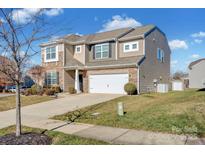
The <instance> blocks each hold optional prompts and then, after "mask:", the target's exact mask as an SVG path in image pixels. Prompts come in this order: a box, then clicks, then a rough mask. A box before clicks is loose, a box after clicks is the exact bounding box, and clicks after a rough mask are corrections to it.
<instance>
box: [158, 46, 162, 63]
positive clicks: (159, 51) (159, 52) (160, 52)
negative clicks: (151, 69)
mask: <svg viewBox="0 0 205 154" xmlns="http://www.w3.org/2000/svg"><path fill="white" fill-rule="evenodd" d="M157 59H158V61H160V62H164V51H163V50H162V49H160V48H158V49H157Z"/></svg>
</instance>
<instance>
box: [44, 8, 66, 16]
mask: <svg viewBox="0 0 205 154" xmlns="http://www.w3.org/2000/svg"><path fill="white" fill-rule="evenodd" d="M62 13H63V9H59V8H57V9H46V10H45V11H44V14H45V15H47V16H57V15H59V14H62Z"/></svg>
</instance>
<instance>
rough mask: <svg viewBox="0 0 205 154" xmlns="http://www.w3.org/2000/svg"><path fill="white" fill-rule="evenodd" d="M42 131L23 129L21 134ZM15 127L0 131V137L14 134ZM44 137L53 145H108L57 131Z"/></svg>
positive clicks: (41, 130)
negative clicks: (49, 138)
mask: <svg viewBox="0 0 205 154" xmlns="http://www.w3.org/2000/svg"><path fill="white" fill-rule="evenodd" d="M43 131H44V130H43V129H38V128H31V127H23V132H24V133H25V132H36V133H42V132H43ZM14 132H15V126H10V127H7V128H3V129H0V136H3V135H6V134H10V133H14ZM45 134H46V135H48V136H49V137H51V138H52V144H54V145H103V144H108V143H106V142H102V141H97V140H93V139H86V138H82V137H78V136H74V135H68V134H64V133H61V132H57V131H46V132H45Z"/></svg>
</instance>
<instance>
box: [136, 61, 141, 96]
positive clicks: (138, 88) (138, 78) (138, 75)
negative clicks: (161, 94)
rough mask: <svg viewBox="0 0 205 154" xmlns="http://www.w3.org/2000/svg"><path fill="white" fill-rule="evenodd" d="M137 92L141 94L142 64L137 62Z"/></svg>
mask: <svg viewBox="0 0 205 154" xmlns="http://www.w3.org/2000/svg"><path fill="white" fill-rule="evenodd" d="M136 66H137V94H138V95H139V94H140V65H139V64H137V65H136Z"/></svg>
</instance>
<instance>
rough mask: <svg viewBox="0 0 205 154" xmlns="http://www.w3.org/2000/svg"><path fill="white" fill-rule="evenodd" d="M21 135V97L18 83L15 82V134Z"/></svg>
mask: <svg viewBox="0 0 205 154" xmlns="http://www.w3.org/2000/svg"><path fill="white" fill-rule="evenodd" d="M20 135H21V99H20V84H19V83H16V136H20Z"/></svg>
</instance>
